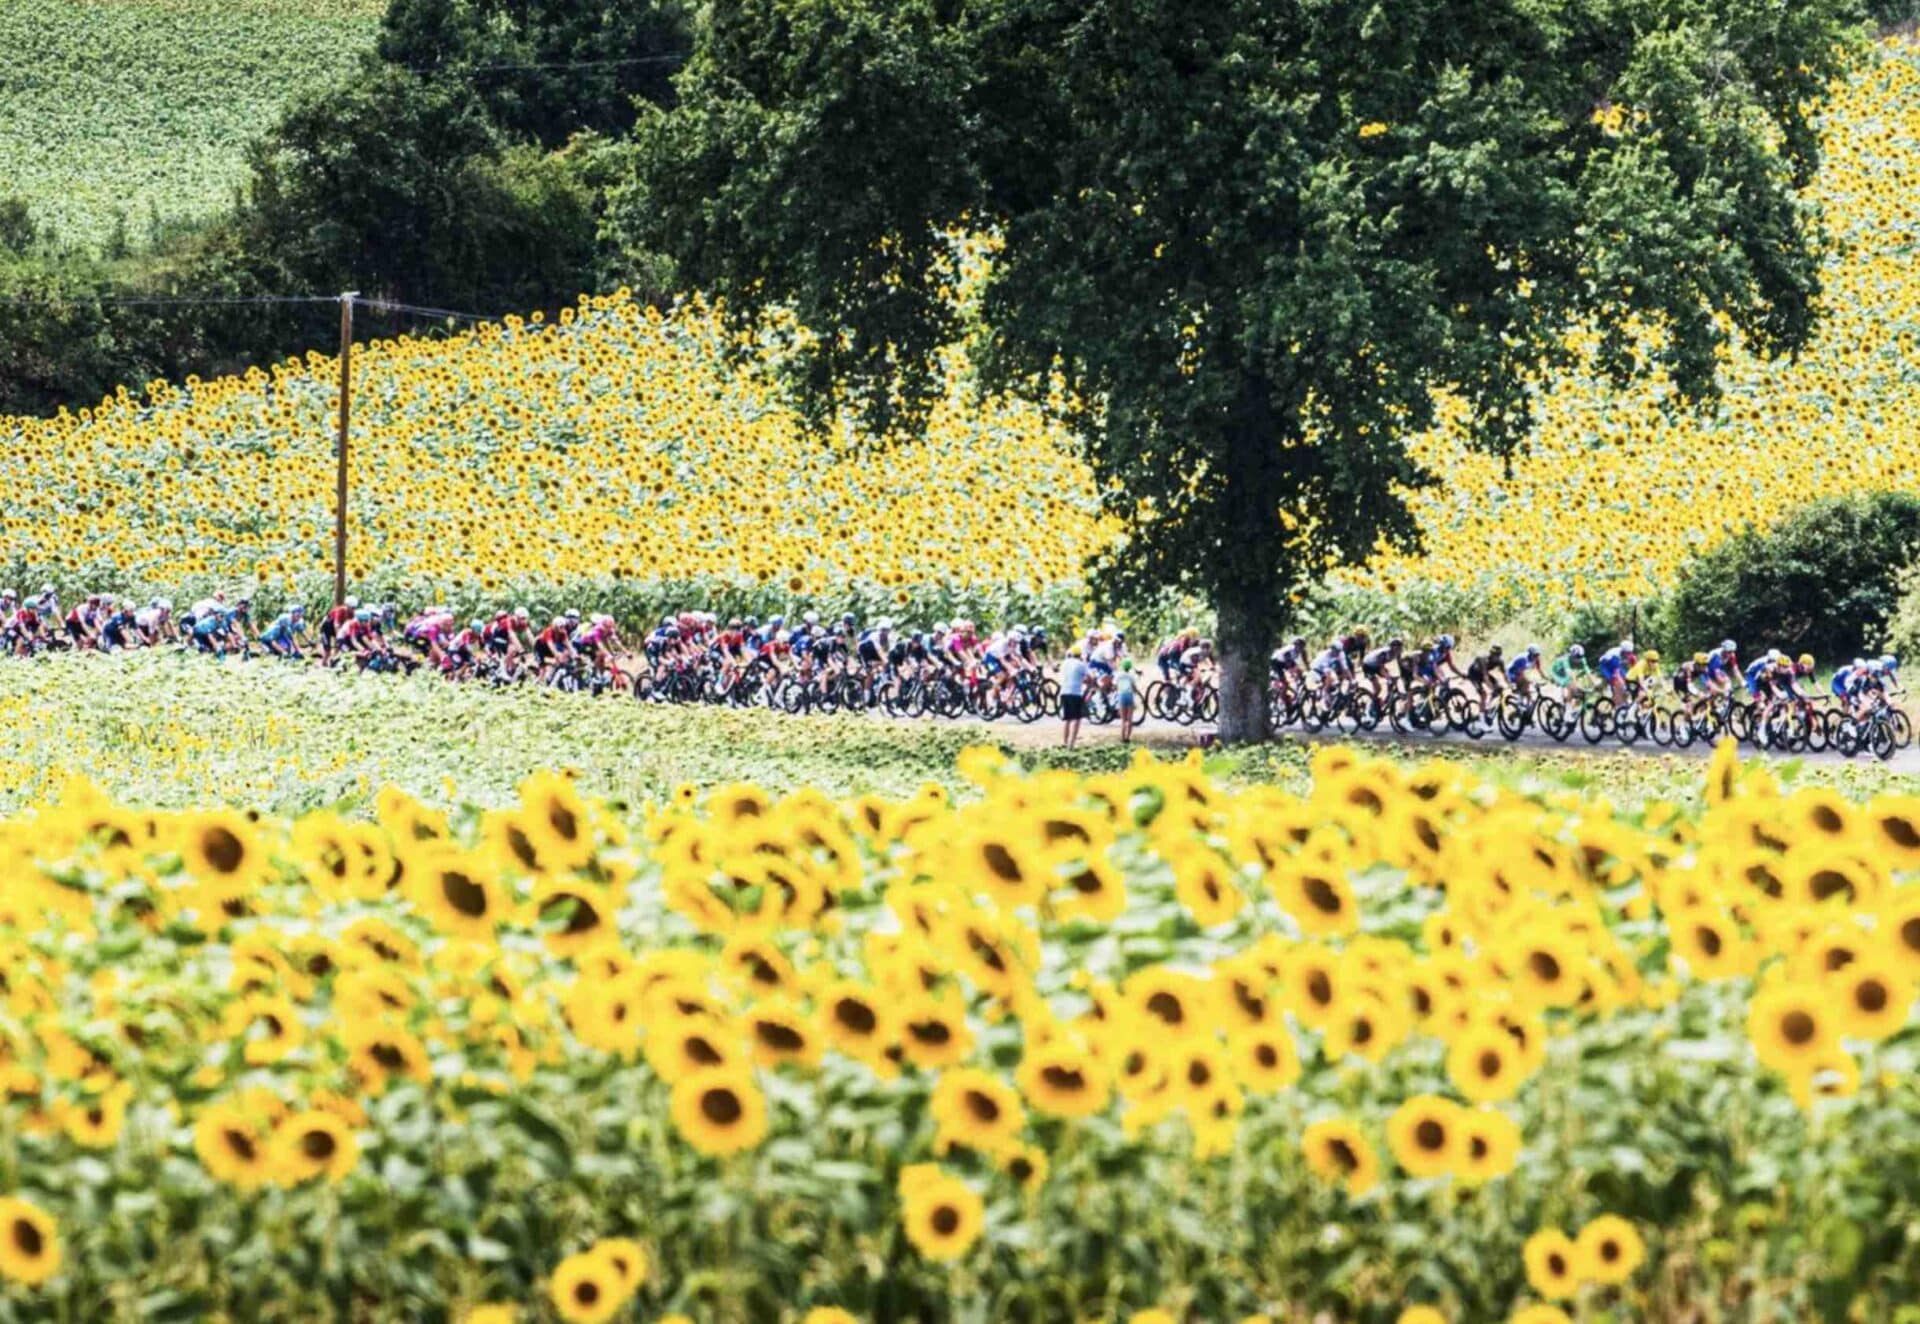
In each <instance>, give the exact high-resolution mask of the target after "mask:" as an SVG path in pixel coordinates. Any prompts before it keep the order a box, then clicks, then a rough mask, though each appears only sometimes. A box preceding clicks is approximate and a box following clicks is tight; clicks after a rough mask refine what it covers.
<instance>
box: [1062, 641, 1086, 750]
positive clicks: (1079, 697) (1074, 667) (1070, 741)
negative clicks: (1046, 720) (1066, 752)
mask: <svg viewBox="0 0 1920 1324" xmlns="http://www.w3.org/2000/svg"><path fill="white" fill-rule="evenodd" d="M1086 715H1087V663H1086V659H1085V658H1083V657H1082V656H1081V655H1080V645H1079V644H1075V645H1074V646H1073V647H1071V648H1069V649H1068V650H1067V657H1066V660H1065V661H1064V662H1062V663H1061V664H1060V720H1061V721H1062V722H1063V723H1064V724H1065V730H1064V732H1063V738H1064V740H1065V742H1066V747H1067V748H1068V749H1072V748H1073V747H1074V745H1075V744H1076V743H1077V742H1078V741H1079V739H1080V719H1081V718H1083V717H1085V716H1086Z"/></svg>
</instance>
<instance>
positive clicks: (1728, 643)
mask: <svg viewBox="0 0 1920 1324" xmlns="http://www.w3.org/2000/svg"><path fill="white" fill-rule="evenodd" d="M1720 651H1721V652H1723V653H1733V652H1738V651H1739V650H1738V649H1736V648H1735V647H1734V646H1733V640H1731V639H1722V640H1721V641H1720Z"/></svg>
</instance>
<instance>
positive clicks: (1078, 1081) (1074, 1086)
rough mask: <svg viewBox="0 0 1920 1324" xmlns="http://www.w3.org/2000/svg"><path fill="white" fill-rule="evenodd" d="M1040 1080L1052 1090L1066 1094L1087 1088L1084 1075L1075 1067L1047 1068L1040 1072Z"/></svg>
mask: <svg viewBox="0 0 1920 1324" xmlns="http://www.w3.org/2000/svg"><path fill="white" fill-rule="evenodd" d="M1040 1078H1041V1079H1042V1080H1044V1081H1046V1082H1047V1084H1048V1085H1049V1086H1050V1087H1052V1088H1053V1089H1056V1090H1061V1091H1063V1092H1068V1093H1077V1092H1078V1091H1080V1090H1084V1089H1085V1088H1086V1087H1087V1078H1086V1075H1085V1074H1084V1073H1083V1072H1081V1071H1080V1070H1079V1069H1078V1068H1075V1067H1061V1066H1051V1067H1047V1068H1046V1069H1044V1070H1043V1071H1041V1073H1040Z"/></svg>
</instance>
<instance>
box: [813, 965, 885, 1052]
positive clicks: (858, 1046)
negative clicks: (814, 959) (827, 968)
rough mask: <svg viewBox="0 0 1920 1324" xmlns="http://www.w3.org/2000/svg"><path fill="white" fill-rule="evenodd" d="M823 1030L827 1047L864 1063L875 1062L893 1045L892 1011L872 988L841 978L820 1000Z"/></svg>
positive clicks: (821, 992)
mask: <svg viewBox="0 0 1920 1324" xmlns="http://www.w3.org/2000/svg"><path fill="white" fill-rule="evenodd" d="M817 1005H818V1007H819V1017H820V1028H821V1032H822V1033H823V1034H824V1036H825V1037H826V1040H827V1042H828V1044H830V1045H831V1046H832V1047H834V1048H835V1049H838V1050H839V1051H840V1052H842V1053H844V1054H846V1055H847V1056H848V1057H851V1058H855V1059H857V1060H859V1061H862V1062H869V1063H870V1062H874V1061H876V1060H878V1059H879V1058H880V1056H881V1055H882V1054H884V1053H885V1052H886V1050H887V1048H888V1047H889V1046H890V1045H891V1044H892V1043H893V1042H894V1038H895V1033H894V1032H895V1028H896V1027H895V1025H894V1020H893V1011H892V1009H891V1007H890V1005H889V1003H888V1002H887V1000H885V999H883V998H881V997H880V996H879V993H878V991H877V990H876V989H874V988H873V987H872V986H871V985H867V984H862V983H860V982H859V981H857V980H852V979H840V980H835V981H834V982H833V983H831V984H829V985H827V987H826V988H824V989H822V990H821V991H820V993H819V995H818V997H817Z"/></svg>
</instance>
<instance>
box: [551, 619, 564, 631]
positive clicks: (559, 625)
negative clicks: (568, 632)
mask: <svg viewBox="0 0 1920 1324" xmlns="http://www.w3.org/2000/svg"><path fill="white" fill-rule="evenodd" d="M552 628H554V629H556V630H564V629H566V628H567V618H566V617H564V616H556V617H554V618H553V627H552Z"/></svg>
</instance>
